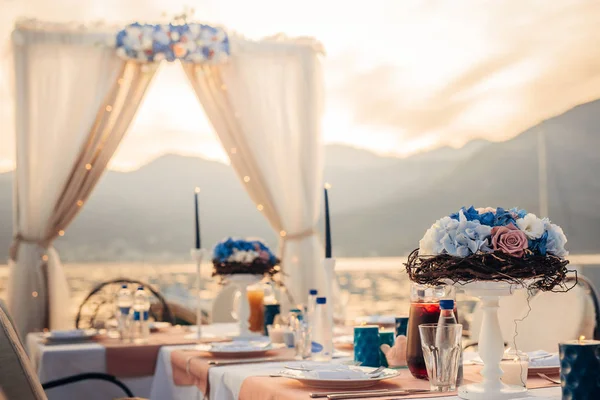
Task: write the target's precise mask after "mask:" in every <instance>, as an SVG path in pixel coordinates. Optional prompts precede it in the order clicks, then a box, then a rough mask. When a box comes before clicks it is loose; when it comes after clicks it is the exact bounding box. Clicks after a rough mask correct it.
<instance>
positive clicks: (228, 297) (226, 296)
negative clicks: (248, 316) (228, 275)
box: [211, 284, 238, 323]
mask: <svg viewBox="0 0 600 400" xmlns="http://www.w3.org/2000/svg"><path fill="white" fill-rule="evenodd" d="M237 291H238V289H237V286H235V285H232V284H229V285H225V286H223V287H221V291H220V292H219V293H217V296H216V297H215V299H214V300H213V305H212V313H211V321H212V322H213V323H223V322H235V319H234V318H233V316H232V315H231V311H232V310H233V299H234V297H235V294H236V292H237Z"/></svg>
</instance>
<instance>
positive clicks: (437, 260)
mask: <svg viewBox="0 0 600 400" xmlns="http://www.w3.org/2000/svg"><path fill="white" fill-rule="evenodd" d="M566 243H567V238H566V236H565V234H564V233H563V230H562V229H561V227H560V226H558V225H555V224H553V223H551V222H550V220H549V219H548V218H538V217H537V216H536V215H535V214H532V213H528V212H527V211H525V210H520V209H517V208H512V209H510V210H505V209H503V208H501V207H498V208H491V207H487V208H474V207H473V206H471V207H469V208H468V209H467V208H465V207H463V208H461V209H460V210H459V211H458V212H457V213H453V214H450V215H449V216H447V217H444V218H442V219H440V220H438V221H436V222H435V223H434V224H433V225H432V226H431V228H429V229H428V230H427V232H425V236H423V238H422V239H421V240H420V241H419V248H418V249H416V250H414V251H413V252H412V253H411V254H410V255H409V257H408V262H407V263H406V264H405V265H406V271H407V273H408V276H409V277H410V279H411V280H412V281H414V282H417V283H421V284H432V285H439V284H444V283H446V282H448V281H452V282H454V283H468V282H473V281H503V282H509V283H514V284H519V285H525V282H526V281H528V282H529V283H528V284H527V286H528V287H529V288H532V289H540V290H544V291H560V290H568V288H566V287H565V284H564V282H565V279H566V274H567V272H568V270H567V268H566V266H567V264H568V263H569V262H568V261H567V260H566V259H565V257H566V256H567V255H568V252H567V250H566V249H565V244H566ZM557 287H558V289H556V288H557Z"/></svg>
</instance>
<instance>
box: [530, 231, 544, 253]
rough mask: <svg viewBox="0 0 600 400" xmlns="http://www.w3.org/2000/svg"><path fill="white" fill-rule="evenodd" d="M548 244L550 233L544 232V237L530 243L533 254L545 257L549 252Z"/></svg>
mask: <svg viewBox="0 0 600 400" xmlns="http://www.w3.org/2000/svg"><path fill="white" fill-rule="evenodd" d="M547 243H548V231H546V232H544V234H543V235H542V236H540V237H539V238H538V239H534V240H531V239H529V241H528V247H529V250H531V251H532V252H533V254H536V255H541V256H545V255H546V252H547Z"/></svg>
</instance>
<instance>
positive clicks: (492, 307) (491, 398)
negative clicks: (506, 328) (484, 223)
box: [455, 281, 527, 400]
mask: <svg viewBox="0 0 600 400" xmlns="http://www.w3.org/2000/svg"><path fill="white" fill-rule="evenodd" d="M455 286H456V287H457V288H462V289H464V290H465V292H466V293H467V294H469V295H471V296H475V297H479V299H481V303H482V306H483V322H482V325H481V332H480V334H479V356H480V357H481V360H482V361H483V364H484V367H483V369H482V370H481V375H482V376H483V381H482V382H481V383H474V384H470V385H464V386H461V387H460V388H459V389H458V396H459V397H460V398H462V399H467V400H504V399H515V398H519V397H523V395H524V393H525V392H527V389H526V388H524V387H521V386H515V385H507V384H504V383H502V382H501V381H500V378H501V377H502V374H503V372H502V369H500V361H501V360H502V355H503V353H504V340H503V338H502V331H501V330H500V322H499V321H498V308H499V301H500V296H510V295H512V293H513V292H514V290H516V289H519V288H521V287H520V286H516V285H511V284H510V283H505V282H485V281H481V282H471V283H467V284H464V285H460V284H456V285H455Z"/></svg>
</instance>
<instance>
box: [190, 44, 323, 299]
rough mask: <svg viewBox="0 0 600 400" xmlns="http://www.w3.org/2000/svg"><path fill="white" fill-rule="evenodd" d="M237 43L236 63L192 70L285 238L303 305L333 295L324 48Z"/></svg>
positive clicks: (254, 192)
mask: <svg viewBox="0 0 600 400" xmlns="http://www.w3.org/2000/svg"><path fill="white" fill-rule="evenodd" d="M230 40H231V57H230V62H229V63H227V64H223V65H216V66H208V65H191V64H184V69H185V70H186V73H187V75H188V77H189V79H190V81H191V83H192V85H193V87H194V90H195V92H196V95H197V96H198V99H199V100H200V102H201V104H202V106H203V107H204V110H205V111H206V114H207V116H208V118H209V119H210V121H211V123H212V125H213V127H214V129H215V131H216V133H217V135H218V137H219V139H220V140H221V142H222V144H223V146H224V147H225V149H226V151H227V153H228V154H229V158H230V160H231V165H232V166H233V168H234V169H235V171H236V173H237V175H238V177H239V178H240V180H241V182H242V184H243V185H244V187H245V188H246V189H247V191H248V193H249V195H250V197H251V198H252V200H253V201H254V203H255V204H256V205H257V208H258V209H259V210H260V211H261V212H262V213H263V214H264V215H265V217H266V218H267V219H268V221H269V223H270V224H271V226H272V227H273V229H275V231H276V232H277V233H278V234H279V236H280V240H281V244H280V255H281V256H282V258H283V259H282V267H283V271H284V273H285V274H286V275H287V276H286V277H285V282H286V286H287V288H288V290H289V291H290V292H291V294H292V296H293V298H294V299H295V301H296V302H302V301H304V297H305V296H306V294H307V290H308V289H309V288H317V289H320V290H322V291H324V290H325V283H324V280H325V279H324V273H323V269H322V263H321V259H322V258H323V254H322V253H321V252H322V247H321V244H320V240H319V237H318V234H317V226H316V225H317V222H318V219H319V212H320V205H321V198H322V167H323V150H322V149H323V146H322V138H321V117H322V112H323V93H322V88H323V76H322V67H321V60H320V55H321V53H322V49H321V47H320V45H319V44H318V43H316V42H314V41H312V40H308V39H307V40H286V39H282V38H274V39H267V40H262V41H259V42H255V41H250V40H246V39H243V38H240V37H232V38H230ZM322 293H323V292H322Z"/></svg>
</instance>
